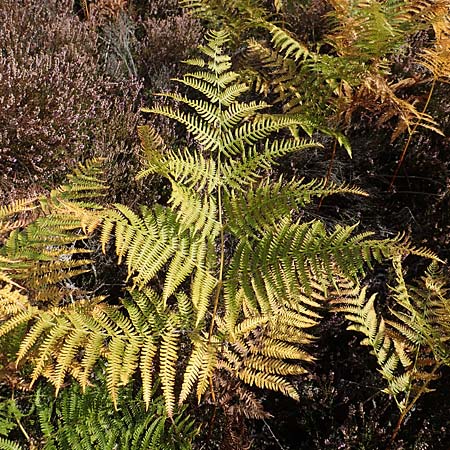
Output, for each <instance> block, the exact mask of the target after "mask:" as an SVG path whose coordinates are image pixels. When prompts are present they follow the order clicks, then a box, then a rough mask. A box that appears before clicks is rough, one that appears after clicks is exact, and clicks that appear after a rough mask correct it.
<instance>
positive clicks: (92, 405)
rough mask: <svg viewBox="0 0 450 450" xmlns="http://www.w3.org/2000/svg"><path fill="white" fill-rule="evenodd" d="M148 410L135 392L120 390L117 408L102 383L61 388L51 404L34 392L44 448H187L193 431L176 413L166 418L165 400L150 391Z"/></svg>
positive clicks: (157, 449) (46, 449) (189, 421)
mask: <svg viewBox="0 0 450 450" xmlns="http://www.w3.org/2000/svg"><path fill="white" fill-rule="evenodd" d="M153 394H155V395H153V399H152V402H151V404H150V406H149V408H148V409H146V407H145V404H144V402H143V401H142V400H141V399H139V397H141V394H140V393H136V394H133V392H132V391H131V389H126V390H124V391H123V392H122V393H121V395H120V397H119V399H118V404H117V408H116V410H115V409H114V408H113V405H112V402H111V400H110V398H109V395H108V392H107V390H106V389H105V388H104V387H100V388H88V389H87V390H86V392H84V394H82V393H81V392H80V389H79V387H78V386H76V385H73V386H72V387H70V388H68V389H65V390H63V391H62V392H61V395H60V397H59V398H58V399H56V400H53V401H52V402H51V403H50V404H48V403H46V400H47V397H46V396H45V395H43V393H42V392H41V391H40V390H38V392H37V394H36V407H37V412H38V415H39V422H40V427H41V431H42V434H43V440H44V442H45V444H44V446H43V447H42V448H43V450H76V449H83V450H87V449H99V448H101V449H102V450H109V449H111V450H112V449H116V450H173V449H175V448H176V449H180V450H189V449H191V448H192V447H191V444H192V442H193V439H194V437H195V435H196V429H195V428H194V426H193V421H192V420H191V419H190V417H189V416H188V415H186V414H185V413H184V411H181V412H180V413H178V414H176V415H175V416H174V417H173V418H172V420H169V419H168V418H167V415H166V413H165V410H164V400H163V398H162V397H161V396H158V395H156V392H153ZM135 397H138V398H137V399H136V398H135Z"/></svg>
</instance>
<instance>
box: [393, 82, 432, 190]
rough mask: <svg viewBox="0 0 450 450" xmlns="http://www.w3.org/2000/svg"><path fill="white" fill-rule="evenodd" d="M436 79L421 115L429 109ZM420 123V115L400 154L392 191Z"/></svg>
mask: <svg viewBox="0 0 450 450" xmlns="http://www.w3.org/2000/svg"><path fill="white" fill-rule="evenodd" d="M436 81H437V78H436V76H435V77H434V78H433V82H432V84H431V88H430V92H429V93H428V98H427V101H426V102H425V106H424V107H423V109H422V113H421V115H423V114H425V111H426V110H427V108H428V105H429V104H430V101H431V97H432V95H433V92H434V88H435V86H436ZM419 125H420V117H419V120H418V121H417V122H416V123H415V124H414V126H413V128H412V130H411V132H410V133H409V136H408V139H407V140H406V143H405V146H404V147H403V151H402V154H401V156H400V160H399V162H398V164H397V167H396V169H395V172H394V175H393V176H392V180H391V184H390V185H389V188H388V191H390V192H392V189H393V188H394V183H395V181H396V180H397V176H398V172H399V171H400V168H401V166H402V164H403V161H404V160H405V157H406V152H407V151H408V148H409V145H410V144H411V140H412V136H413V134H414V133H415V132H416V130H417V127H418V126H419Z"/></svg>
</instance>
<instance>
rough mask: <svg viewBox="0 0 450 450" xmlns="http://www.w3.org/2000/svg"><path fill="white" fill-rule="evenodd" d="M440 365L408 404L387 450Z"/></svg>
mask: <svg viewBox="0 0 450 450" xmlns="http://www.w3.org/2000/svg"><path fill="white" fill-rule="evenodd" d="M439 367H440V364H436V365H435V366H434V368H433V370H432V371H431V373H430V378H429V381H428V382H426V383H424V384H423V385H422V387H421V388H420V389H419V391H418V392H417V394H416V395H415V397H414V398H413V399H412V401H411V402H410V403H409V404H408V406H407V407H406V408H405V409H404V410H403V411H402V412H401V414H400V417H399V418H398V421H397V425H396V426H395V428H394V431H393V433H392V436H391V438H390V440H389V443H388V446H387V447H386V450H390V449H391V448H392V445H393V443H394V441H395V439H396V438H397V435H398V433H399V431H400V428H401V426H402V424H403V421H404V420H405V418H406V416H407V415H408V413H409V412H410V411H411V409H412V408H413V407H414V405H415V404H416V403H417V401H418V400H419V398H420V397H421V396H422V394H424V393H425V390H426V389H427V387H428V384H429V382H430V381H431V379H432V378H433V375H434V374H435V373H436V372H437V370H438V369H439Z"/></svg>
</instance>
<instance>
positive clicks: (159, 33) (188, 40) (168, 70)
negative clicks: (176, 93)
mask: <svg viewBox="0 0 450 450" xmlns="http://www.w3.org/2000/svg"><path fill="white" fill-rule="evenodd" d="M141 26H142V34H143V35H142V39H141V40H140V42H139V47H138V51H137V54H138V55H139V61H140V64H139V75H140V77H142V78H144V79H145V81H146V85H148V86H149V87H150V88H152V89H153V90H155V91H161V90H162V89H164V87H165V86H167V82H168V80H169V78H170V77H173V76H174V74H179V73H180V70H181V66H180V61H181V60H183V59H186V58H187V57H188V56H189V54H190V53H191V52H192V49H193V48H195V47H196V46H197V45H198V44H199V43H200V39H201V36H202V27H201V25H200V22H199V21H198V20H197V19H195V18H193V17H191V16H190V15H188V14H186V13H181V14H179V15H178V14H177V15H173V16H168V17H163V18H160V17H158V18H157V17H152V16H150V17H146V18H144V19H142V21H141Z"/></svg>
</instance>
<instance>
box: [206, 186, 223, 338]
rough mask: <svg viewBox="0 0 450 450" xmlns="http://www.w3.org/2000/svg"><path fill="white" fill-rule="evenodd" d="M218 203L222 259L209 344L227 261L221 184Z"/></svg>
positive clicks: (218, 191) (218, 190)
mask: <svg viewBox="0 0 450 450" xmlns="http://www.w3.org/2000/svg"><path fill="white" fill-rule="evenodd" d="M217 203H218V211H219V224H220V260H219V280H218V281H217V288H216V295H215V297H214V308H213V313H212V319H211V324H210V326H209V333H208V345H209V343H210V341H211V336H212V333H213V330H214V324H215V321H216V314H217V308H218V305H219V299H220V292H221V291H222V285H223V267H224V263H225V237H224V232H223V217H222V189H221V187H220V186H219V188H218V189H217Z"/></svg>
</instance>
